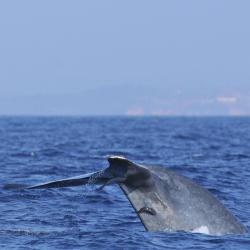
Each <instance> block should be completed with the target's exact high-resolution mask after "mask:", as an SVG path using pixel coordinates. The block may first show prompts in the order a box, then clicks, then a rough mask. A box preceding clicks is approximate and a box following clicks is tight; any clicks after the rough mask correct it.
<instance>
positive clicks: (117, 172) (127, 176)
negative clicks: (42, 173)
mask: <svg viewBox="0 0 250 250" xmlns="http://www.w3.org/2000/svg"><path fill="white" fill-rule="evenodd" d="M108 161H109V167H108V168H106V169H103V170H101V171H97V172H93V173H88V174H84V175H80V176H75V177H71V178H67V179H62V180H56V181H51V182H46V183H41V184H38V185H34V186H29V187H25V189H42V188H61V187H73V186H80V185H87V184H97V185H98V184H99V185H102V186H101V187H100V188H103V187H104V186H105V185H109V184H112V183H124V182H130V184H132V185H133V182H134V183H137V185H138V178H137V177H139V176H140V177H141V178H140V179H141V180H142V181H146V180H147V179H148V178H149V176H150V173H149V171H148V170H147V169H145V168H143V167H140V166H138V165H136V164H134V163H133V162H131V161H129V160H127V159H125V158H123V157H117V156H114V157H112V156H111V157H109V158H108ZM140 184H141V183H140Z"/></svg>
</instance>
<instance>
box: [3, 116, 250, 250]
mask: <svg viewBox="0 0 250 250" xmlns="http://www.w3.org/2000/svg"><path fill="white" fill-rule="evenodd" d="M249 141H250V119H249V118H118V117H117V118H113V117H111V118H108V117H106V118H104V117H100V118H98V117H96V118H39V117H38V118H11V117H6V118H1V119H0V169H1V175H0V182H1V184H2V188H0V211H1V213H0V225H1V226H0V247H1V249H83V248H84V249H88V248H90V249H100V248H101V249H112V248H113V249H115V248H116V249H135V248H136V249H249V242H250V237H249V226H250V224H249V217H250V200H249V190H250V174H249V173H250V172H249V165H250V154H249V152H250V148H249ZM107 155H124V156H125V157H126V158H127V159H129V160H130V161H132V162H133V163H134V164H135V165H138V167H142V168H143V169H144V170H145V169H146V170H147V171H149V172H150V175H149V176H148V174H147V171H139V172H137V171H134V170H133V168H132V170H131V168H130V174H129V175H127V176H125V177H124V174H125V175H126V171H122V169H123V170H124V169H126V167H124V168H122V169H120V170H119V171H118V170H117V169H119V167H118V168H116V167H115V165H113V166H114V167H113V168H112V169H113V171H111V172H112V173H111V174H112V175H111V174H109V176H108V174H107V172H105V169H108V168H109V164H107V161H106V156H107ZM111 165H112V164H111ZM157 166H161V167H157ZM101 170H104V171H103V172H100V171H101ZM161 171H163V172H161ZM85 173H90V174H87V175H85ZM93 173H99V174H98V175H97V174H94V176H93ZM79 175H81V178H82V179H83V178H88V177H91V176H92V177H91V178H88V180H85V182H87V184H84V183H77V180H76V179H75V180H74V181H75V183H76V184H78V185H79V184H81V185H80V186H75V187H65V188H63V187H62V188H57V189H54V188H45V189H25V187H27V185H28V186H30V185H35V184H37V183H46V182H50V181H53V180H58V179H59V180H60V179H65V178H68V177H70V176H79ZM105 175H106V177H105ZM135 175H137V177H136V178H135V177H133V176H135ZM128 176H130V177H129V178H128ZM138 176H139V177H140V178H138ZM152 176H153V177H152ZM184 176H186V177H187V178H186V177H184ZM127 178H128V179H129V180H128V179H127ZM183 178H184V179H183ZM136 180H137V182H136ZM172 180H174V181H172ZM190 182H191V184H190ZM23 184H25V185H26V186H25V185H23ZM68 184H69V185H72V181H71V183H70V180H68ZM82 184H84V185H82ZM181 184H182V185H181ZM193 185H198V187H200V188H201V189H202V191H198V192H197V190H200V189H199V188H194V189H193V188H192V187H194V186H193ZM119 186H120V187H121V188H119ZM170 187H172V188H170ZM167 190H168V191H167ZM195 190H196V191H195ZM204 192H205V193H204ZM207 192H209V193H207ZM210 194H212V197H211V196H210ZM143 196H145V197H143ZM142 197H143V199H142ZM166 197H167V198H166ZM187 197H189V198H188V199H187ZM214 199H216V201H215V200H214ZM209 204H215V205H211V206H210V208H209V209H207V207H209ZM220 208H221V209H220ZM208 210H209V211H208ZM195 211H196V212H195ZM218 213H219V214H220V215H221V216H219V217H221V218H219V219H218V220H217V218H218V216H217V215H218ZM204 214H207V216H205V215H204ZM242 225H243V226H242ZM244 228H246V229H247V232H246V233H243V234H242V233H240V232H239V233H237V232H235V230H236V231H237V230H240V231H241V230H242V229H243V231H244ZM145 229H146V230H145ZM228 230H230V233H229V234H228ZM225 231H227V232H225ZM224 233H225V235H224Z"/></svg>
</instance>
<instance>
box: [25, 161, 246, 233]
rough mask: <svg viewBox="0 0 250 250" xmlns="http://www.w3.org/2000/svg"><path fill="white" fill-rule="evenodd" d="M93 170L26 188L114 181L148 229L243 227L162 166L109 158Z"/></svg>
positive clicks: (208, 196) (228, 229)
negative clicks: (99, 168)
mask: <svg viewBox="0 0 250 250" xmlns="http://www.w3.org/2000/svg"><path fill="white" fill-rule="evenodd" d="M108 161H109V164H110V165H109V167H108V168H106V169H104V170H102V171H100V172H96V173H91V174H86V175H82V176H77V177H73V178H68V179H64V180H58V181H52V182H48V183H44V184H39V185H35V186H31V187H28V188H27V189H41V188H60V187H70V186H79V185H85V184H88V183H89V182H90V181H91V182H92V183H93V184H102V186H101V188H99V189H103V188H104V187H105V186H106V185H108V184H111V183H117V184H119V186H120V187H121V189H122V190H123V192H124V193H125V195H126V196H127V198H128V199H129V201H130V202H131V204H132V206H133V208H134V209H135V212H136V213H137V215H138V216H139V218H140V219H141V221H142V223H143V225H144V226H145V228H146V229H147V230H149V231H181V230H182V231H187V232H193V233H194V232H196V233H205V234H211V235H218V236H219V235H225V234H243V233H246V228H245V227H244V226H243V225H242V224H241V223H240V222H239V221H237V219H236V218H235V217H234V216H233V215H232V214H231V213H230V212H229V211H228V210H227V209H226V208H225V207H224V206H223V205H222V204H221V203H220V202H219V201H218V200H217V199H216V198H215V197H214V196H213V195H212V194H211V193H209V192H208V191H207V190H205V189H203V188H202V187H201V186H199V185H198V184H196V183H194V182H192V181H191V180H190V179H188V178H186V177H184V176H181V175H179V174H177V173H175V172H174V171H172V170H169V169H167V168H163V167H152V166H141V165H137V164H135V163H133V162H131V161H129V160H128V159H126V158H123V157H120V156H112V157H109V158H108Z"/></svg>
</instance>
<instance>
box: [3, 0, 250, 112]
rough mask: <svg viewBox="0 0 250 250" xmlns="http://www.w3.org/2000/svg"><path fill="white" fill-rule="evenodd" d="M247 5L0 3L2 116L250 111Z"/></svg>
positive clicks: (249, 3)
mask: <svg viewBox="0 0 250 250" xmlns="http://www.w3.org/2000/svg"><path fill="white" fill-rule="evenodd" d="M249 10H250V1H248V0H245V1H244V0H240V1H230V0H224V1H223V0H220V1H215V0H209V1H206V0H204V1H199V0H197V1H192V0H189V1H184V0H183V1H179V0H177V1H167V0H164V1H146V0H141V1H140V0H137V1H109V0H105V1H103V0H100V1H62V0H58V1H56V0H54V1H46V0H43V1H14V0H13V1H1V2H0V32H1V37H0V38H1V39H0V114H7V115H8V114H9V115H13V114H16V115H22V114H23V115H92V114H93V115H98V114H100V115H112V114H119V115H123V114H130V115H151V114H153V115H250V45H249V44H250V28H249V24H250V15H249Z"/></svg>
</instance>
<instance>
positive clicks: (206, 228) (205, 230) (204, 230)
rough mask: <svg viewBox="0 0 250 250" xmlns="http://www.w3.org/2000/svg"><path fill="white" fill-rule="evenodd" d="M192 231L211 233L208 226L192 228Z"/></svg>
mask: <svg viewBox="0 0 250 250" xmlns="http://www.w3.org/2000/svg"><path fill="white" fill-rule="evenodd" d="M192 233H200V234H210V232H209V230H208V227H207V226H201V227H197V228H195V229H194V230H192Z"/></svg>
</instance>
